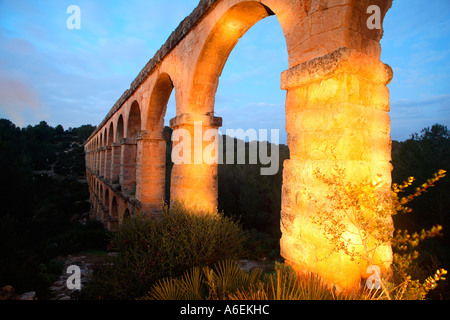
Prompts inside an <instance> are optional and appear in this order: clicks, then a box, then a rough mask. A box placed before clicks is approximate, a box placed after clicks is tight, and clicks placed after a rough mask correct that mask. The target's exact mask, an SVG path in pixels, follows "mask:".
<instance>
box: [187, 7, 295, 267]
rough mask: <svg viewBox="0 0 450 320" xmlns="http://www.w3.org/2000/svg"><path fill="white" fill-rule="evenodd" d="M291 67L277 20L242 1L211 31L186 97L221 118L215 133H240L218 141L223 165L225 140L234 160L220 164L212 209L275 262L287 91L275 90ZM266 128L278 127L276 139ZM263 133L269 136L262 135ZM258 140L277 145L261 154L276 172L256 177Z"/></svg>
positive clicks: (195, 109) (193, 106) (201, 111)
mask: <svg viewBox="0 0 450 320" xmlns="http://www.w3.org/2000/svg"><path fill="white" fill-rule="evenodd" d="M259 26H261V27H259ZM264 27H266V29H268V30H270V33H265V34H264V36H263V37H261V34H262V31H259V30H258V29H259V28H260V30H264ZM255 42H257V43H261V42H263V43H264V44H265V45H264V47H265V48H267V50H259V51H258V50H255V49H254V47H252V45H254V43H255ZM241 44H242V45H241ZM273 61H276V63H273ZM279 61H282V62H281V63H279ZM246 64H248V65H246ZM228 66H230V67H228ZM288 67H289V65H288V53H287V45H286V40H285V36H284V33H283V30H282V28H281V26H280V23H279V21H278V19H277V17H276V16H275V15H274V13H273V12H272V10H271V9H270V8H268V7H267V6H265V5H263V4H261V3H260V2H256V1H246V2H242V3H240V4H237V5H235V6H234V7H232V8H231V9H229V10H228V12H226V13H225V14H224V16H223V17H222V18H221V19H220V20H219V21H218V22H217V24H216V26H215V27H214V28H213V30H212V32H211V34H210V36H209V38H208V40H207V41H206V43H205V46H204V48H203V50H202V53H201V55H200V58H199V60H198V63H197V66H196V71H195V76H194V80H193V89H192V91H191V95H190V97H189V98H190V99H189V107H190V112H192V113H194V114H208V113H211V112H214V114H215V115H216V116H219V117H222V118H223V127H222V128H221V129H220V134H223V135H224V136H225V135H226V134H227V130H228V129H230V130H232V131H234V132H235V133H236V132H238V131H239V132H242V133H243V135H242V134H238V135H233V134H232V133H231V137H230V138H229V139H226V138H225V137H224V136H223V137H222V139H223V140H222V141H223V143H224V148H223V154H224V156H223V159H224V161H226V158H227V157H226V151H227V150H226V145H225V144H226V143H231V144H233V145H234V147H233V149H234V153H235V155H234V161H233V162H232V163H225V164H219V165H218V170H217V175H218V192H217V206H218V209H219V211H223V212H225V214H227V215H229V216H234V217H235V218H240V219H241V222H242V223H243V225H244V227H245V228H246V229H248V230H252V238H253V240H254V241H252V242H253V243H254V248H252V251H253V252H254V254H255V255H261V256H266V257H267V256H268V255H270V256H271V258H278V257H279V252H280V246H279V239H280V237H281V231H280V213H281V192H282V183H283V176H282V173H283V161H284V160H285V159H288V158H289V149H288V147H287V145H283V146H279V144H280V143H283V144H285V143H286V133H285V124H286V122H285V119H286V116H285V107H284V103H285V98H286V92H285V91H282V90H281V89H280V74H281V73H282V72H283V71H284V70H286V69H287V68H288ZM219 79H220V82H219ZM219 83H220V84H221V85H220V86H219ZM268 91H269V92H271V93H272V97H274V98H273V99H272V100H271V101H261V98H260V97H259V96H258V93H259V94H260V95H264V96H266V95H267V92H268ZM252 92H255V93H254V94H252ZM271 130H277V132H278V138H276V135H275V136H272V132H271ZM262 131H264V132H265V133H266V134H267V135H266V136H263V135H261V132H262ZM280 138H281V139H282V140H280ZM261 140H262V141H267V140H268V141H269V142H270V141H271V142H272V143H275V144H277V147H275V146H272V145H270V144H269V143H268V142H264V143H265V147H266V148H267V149H266V150H267V151H266V152H265V155H267V156H270V158H271V160H272V161H273V162H274V165H275V162H276V166H277V169H275V172H274V174H271V175H262V174H261V168H262V167H268V166H270V165H271V164H270V165H267V164H263V163H262V162H261V161H260V160H261V159H260V157H259V149H260V147H261V144H259V143H258V142H261ZM250 150H255V152H256V154H257V156H256V158H257V159H256V162H254V161H253V160H252V161H251V160H250V156H249V154H250ZM238 152H241V153H244V154H245V156H244V159H245V160H244V162H241V161H240V160H238V156H237V153H238ZM275 157H276V160H275Z"/></svg>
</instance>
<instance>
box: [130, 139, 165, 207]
mask: <svg viewBox="0 0 450 320" xmlns="http://www.w3.org/2000/svg"><path fill="white" fill-rule="evenodd" d="M136 140H137V158H136V199H137V200H139V201H140V203H141V211H142V212H144V213H148V214H158V213H159V212H161V206H162V204H163V201H164V198H165V181H166V140H167V138H166V137H165V136H164V133H163V132H162V131H141V132H140V133H139V134H138V135H137V137H136Z"/></svg>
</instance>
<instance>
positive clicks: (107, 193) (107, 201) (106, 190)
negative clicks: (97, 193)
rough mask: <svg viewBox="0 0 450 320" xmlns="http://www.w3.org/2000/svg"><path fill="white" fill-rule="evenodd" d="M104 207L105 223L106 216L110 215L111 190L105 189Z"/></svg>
mask: <svg viewBox="0 0 450 320" xmlns="http://www.w3.org/2000/svg"><path fill="white" fill-rule="evenodd" d="M103 203H104V207H105V210H104V211H103V217H102V222H105V219H106V216H107V215H108V214H109V189H108V188H105V197H104V201H103Z"/></svg>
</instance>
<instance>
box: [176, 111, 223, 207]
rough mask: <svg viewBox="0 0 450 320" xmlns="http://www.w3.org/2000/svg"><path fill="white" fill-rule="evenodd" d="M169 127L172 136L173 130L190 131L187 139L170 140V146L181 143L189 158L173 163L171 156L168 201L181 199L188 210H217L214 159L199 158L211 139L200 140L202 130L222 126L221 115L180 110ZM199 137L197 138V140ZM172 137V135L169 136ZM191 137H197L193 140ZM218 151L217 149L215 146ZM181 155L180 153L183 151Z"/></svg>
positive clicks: (215, 164) (216, 182) (215, 128)
mask: <svg viewBox="0 0 450 320" xmlns="http://www.w3.org/2000/svg"><path fill="white" fill-rule="evenodd" d="M170 126H171V127H172V128H173V130H174V131H173V133H172V138H173V137H174V135H175V131H176V130H180V129H181V130H184V131H185V132H186V133H189V135H190V141H189V142H190V143H186V141H182V140H180V141H173V148H172V150H173V151H175V150H176V149H177V145H178V144H180V143H182V144H183V145H186V146H187V148H188V149H189V150H186V151H185V150H183V152H190V155H191V157H190V160H189V159H187V161H186V162H188V163H176V161H174V159H173V156H172V161H173V162H174V166H173V168H172V175H171V188H170V202H171V204H172V203H173V202H174V201H179V202H183V203H184V205H185V206H187V207H188V208H190V209H192V210H205V211H215V210H217V197H218V176H217V161H216V162H215V163H212V164H211V163H207V161H206V162H205V160H206V159H204V158H203V156H202V155H203V152H204V151H205V148H206V147H207V146H209V145H211V143H212V142H211V141H202V140H203V139H202V137H203V134H204V133H205V131H206V130H209V129H212V130H215V132H216V134H217V131H218V128H219V127H221V126H222V118H219V117H214V116H209V115H197V114H181V115H180V116H178V117H176V118H173V119H172V120H171V121H170ZM198 139H199V140H198ZM172 140H173V139H172ZM195 141H200V143H196V142H195ZM217 151H218V150H217ZM183 155H184V154H183Z"/></svg>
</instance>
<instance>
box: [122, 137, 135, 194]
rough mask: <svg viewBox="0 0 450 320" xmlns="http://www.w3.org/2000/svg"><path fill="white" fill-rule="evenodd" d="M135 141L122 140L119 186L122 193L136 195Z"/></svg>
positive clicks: (131, 139)
mask: <svg viewBox="0 0 450 320" xmlns="http://www.w3.org/2000/svg"><path fill="white" fill-rule="evenodd" d="M136 149H137V146H136V141H135V139H133V138H124V139H123V140H122V143H121V146H120V176H119V180H120V185H121V187H122V192H123V193H126V194H132V195H135V194H136V152H137V150H136Z"/></svg>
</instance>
